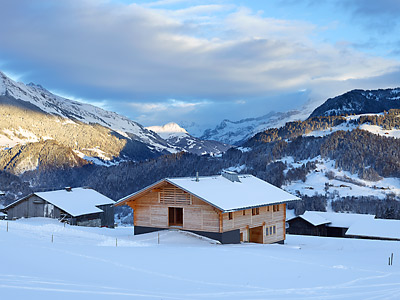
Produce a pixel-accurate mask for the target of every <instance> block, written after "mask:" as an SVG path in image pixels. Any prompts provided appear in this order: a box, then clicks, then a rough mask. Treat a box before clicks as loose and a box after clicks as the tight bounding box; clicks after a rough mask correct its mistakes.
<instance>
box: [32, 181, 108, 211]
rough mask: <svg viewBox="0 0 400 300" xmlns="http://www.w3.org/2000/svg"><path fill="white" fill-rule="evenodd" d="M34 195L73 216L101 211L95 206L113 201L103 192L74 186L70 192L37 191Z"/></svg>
mask: <svg viewBox="0 0 400 300" xmlns="http://www.w3.org/2000/svg"><path fill="white" fill-rule="evenodd" d="M35 195H37V196H39V197H40V198H42V199H44V200H46V201H47V202H49V203H51V204H53V205H54V206H57V207H58V208H60V209H62V210H64V211H65V212H67V213H69V214H70V215H71V216H73V217H76V216H81V215H86V214H91V213H98V212H103V211H102V210H101V209H99V208H98V207H97V206H99V205H107V204H114V203H115V202H114V201H113V200H111V199H110V198H108V197H106V196H104V195H103V194H100V193H99V192H97V191H95V190H92V189H85V188H74V189H72V190H71V191H70V192H68V191H67V190H58V191H51V192H39V193H35Z"/></svg>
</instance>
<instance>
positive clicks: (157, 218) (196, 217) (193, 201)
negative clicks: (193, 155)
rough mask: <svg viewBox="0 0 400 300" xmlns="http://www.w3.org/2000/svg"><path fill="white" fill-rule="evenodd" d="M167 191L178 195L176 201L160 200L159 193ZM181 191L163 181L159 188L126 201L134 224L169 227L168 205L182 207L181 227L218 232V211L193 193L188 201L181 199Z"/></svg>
mask: <svg viewBox="0 0 400 300" xmlns="http://www.w3.org/2000/svg"><path fill="white" fill-rule="evenodd" d="M167 192H169V193H170V194H171V193H173V194H176V195H179V199H178V201H176V202H175V203H173V200H172V199H169V200H168V201H161V199H160V194H161V195H165V194H166V193H167ZM182 192H183V191H182V190H181V189H179V188H177V187H175V186H173V185H171V184H169V183H165V184H164V185H163V186H162V187H160V188H159V189H155V190H154V191H153V190H150V191H149V192H148V193H146V194H143V195H142V196H141V197H139V198H138V199H136V200H135V201H128V202H127V204H128V205H129V206H130V207H131V208H133V209H134V225H135V226H144V227H157V228H169V226H168V207H182V208H183V226H182V229H187V230H199V231H209V232H220V217H219V211H218V210H217V209H216V208H214V207H213V206H211V205H209V204H208V203H206V202H204V201H202V200H200V199H198V198H197V197H195V196H193V195H190V201H187V200H183V201H182V198H183V197H182ZM164 199H166V197H164Z"/></svg>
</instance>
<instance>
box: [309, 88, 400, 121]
mask: <svg viewBox="0 0 400 300" xmlns="http://www.w3.org/2000/svg"><path fill="white" fill-rule="evenodd" d="M389 109H400V88H395V89H385V90H383V89H379V90H352V91H350V92H347V93H345V94H343V95H340V96H337V97H334V98H330V99H328V100H327V101H325V102H324V103H323V104H322V105H321V106H319V107H317V108H316V109H315V110H314V111H313V112H312V114H311V115H310V118H311V117H317V116H339V115H345V114H366V113H380V112H383V111H388V110H389Z"/></svg>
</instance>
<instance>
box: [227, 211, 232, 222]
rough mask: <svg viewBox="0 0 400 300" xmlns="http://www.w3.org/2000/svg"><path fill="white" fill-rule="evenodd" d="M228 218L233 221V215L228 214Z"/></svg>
mask: <svg viewBox="0 0 400 300" xmlns="http://www.w3.org/2000/svg"><path fill="white" fill-rule="evenodd" d="M228 217H229V220H232V219H233V213H231V212H230V213H228Z"/></svg>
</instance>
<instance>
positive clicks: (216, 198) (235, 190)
mask: <svg viewBox="0 0 400 300" xmlns="http://www.w3.org/2000/svg"><path fill="white" fill-rule="evenodd" d="M166 180H167V181H168V182H170V183H172V184H174V185H176V186H179V187H180V188H182V189H184V190H186V191H187V192H189V193H191V194H193V195H195V196H197V197H199V198H201V199H203V200H204V201H206V202H208V203H210V204H212V205H214V206H216V207H218V208H220V209H221V210H223V211H233V210H239V209H243V208H248V207H257V206H264V205H270V204H276V203H282V202H287V201H294V200H300V199H299V198H297V197H296V196H293V195H291V194H289V193H287V192H285V191H284V190H282V189H280V188H278V187H276V186H274V185H272V184H269V183H268V182H266V181H264V180H261V179H258V178H257V177H254V176H252V175H239V180H240V182H232V181H230V180H228V179H226V178H225V177H223V176H221V175H218V176H209V177H200V178H199V181H196V179H195V178H192V177H186V178H167V179H166Z"/></svg>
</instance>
